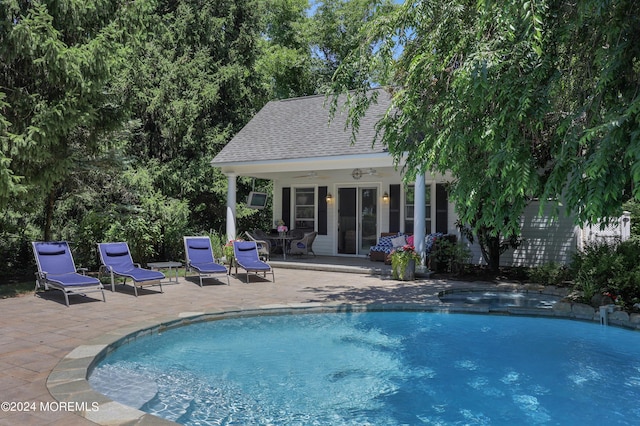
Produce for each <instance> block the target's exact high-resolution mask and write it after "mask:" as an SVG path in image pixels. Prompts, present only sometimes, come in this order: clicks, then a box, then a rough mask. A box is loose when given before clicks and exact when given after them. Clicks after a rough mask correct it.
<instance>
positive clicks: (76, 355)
mask: <svg viewBox="0 0 640 426" xmlns="http://www.w3.org/2000/svg"><path fill="white" fill-rule="evenodd" d="M479 290H481V289H479V288H475V291H479ZM492 290H493V291H495V287H493V288H492ZM458 291H464V289H460V290H458ZM532 292H535V293H539V294H549V295H557V293H555V292H553V291H546V292H545V291H544V290H542V291H538V290H532ZM441 293H442V294H448V293H450V291H443V292H441ZM384 311H407V312H410V311H413V312H433V313H467V314H485V315H486V314H498V315H520V316H536V317H546V318H558V319H571V320H580V321H587V322H596V323H597V322H600V313H599V311H598V310H596V309H594V308H593V307H591V306H589V305H583V304H580V303H573V302H568V301H561V302H557V303H556V304H555V305H554V307H553V308H552V309H548V308H546V309H543V308H525V307H505V308H493V307H490V306H489V305H481V304H477V305H475V304H474V305H469V304H450V303H442V302H440V303H437V302H434V303H410V302H405V303H371V304H352V303H341V302H336V303H326V302H311V303H290V304H274V305H264V306H258V307H255V308H249V309H243V308H239V307H228V308H223V309H221V310H216V311H212V312H182V313H180V314H179V315H178V316H177V317H175V316H171V317H167V318H166V319H163V320H161V321H160V322H157V321H150V322H149V323H146V324H145V323H139V324H137V325H136V326H130V327H124V328H120V329H118V330H114V331H111V332H108V333H105V334H103V335H101V336H99V337H97V338H94V339H91V340H89V341H88V342H86V343H85V344H83V345H80V346H78V347H76V348H75V349H73V350H72V351H71V352H69V353H68V354H67V355H66V356H65V357H64V358H63V359H62V360H61V361H60V362H59V363H58V364H57V365H56V366H55V367H54V368H53V370H52V371H51V373H50V374H49V376H48V378H47V383H46V386H47V388H48V390H49V392H50V394H51V396H52V397H53V398H54V399H55V400H56V401H58V403H59V404H60V405H64V406H65V407H66V408H69V407H72V408H73V411H74V412H75V413H76V414H78V415H80V416H82V417H84V418H86V419H88V420H90V421H92V422H94V423H96V424H99V425H120V424H136V425H161V424H166V425H176V424H177V423H175V422H172V421H170V420H167V419H163V418H161V417H158V416H155V415H153V414H149V413H146V412H143V411H141V410H139V409H137V408H133V407H130V406H127V405H124V404H122V403H119V402H117V401H113V400H112V399H110V398H109V397H107V396H106V395H103V394H102V393H100V392H98V391H96V390H94V389H93V388H92V387H91V385H90V384H89V381H88V377H89V376H90V374H91V372H92V371H93V368H94V367H95V366H96V365H97V364H98V363H99V362H100V361H101V360H102V359H104V357H106V356H107V355H108V354H109V353H111V352H113V351H114V350H116V349H117V348H118V347H120V346H122V345H124V344H127V343H129V342H131V341H135V340H136V339H138V338H141V337H144V336H147V335H150V334H154V333H158V332H162V331H165V330H168V329H171V328H176V327H181V326H184V325H188V324H193V323H198V322H203V321H216V320H222V319H230V318H240V317H251V316H264V315H289V314H301V313H348V312H354V313H355V312H384ZM617 312H619V311H615V312H613V313H612V314H611V316H610V317H609V321H608V324H609V325H611V326H618V327H623V328H628V329H632V330H640V314H632V316H629V314H626V313H624V312H620V313H619V314H617V315H616V313H617ZM625 315H626V317H625Z"/></svg>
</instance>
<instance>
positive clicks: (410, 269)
mask: <svg viewBox="0 0 640 426" xmlns="http://www.w3.org/2000/svg"><path fill="white" fill-rule="evenodd" d="M419 261H420V255H419V254H418V252H416V248H415V247H414V246H412V245H409V244H406V245H404V246H402V247H398V248H397V249H395V250H394V251H392V252H391V271H392V277H393V279H396V280H404V281H413V280H414V279H415V277H416V262H419Z"/></svg>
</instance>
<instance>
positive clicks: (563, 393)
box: [89, 312, 640, 425]
mask: <svg viewBox="0 0 640 426" xmlns="http://www.w3.org/2000/svg"><path fill="white" fill-rule="evenodd" d="M89 382H90V384H91V385H92V387H94V388H95V389H96V390H98V391H99V392H102V393H104V394H105V395H107V396H109V397H110V398H112V399H114V400H116V401H119V402H122V403H124V404H127V405H130V406H134V407H140V408H141V409H143V410H144V411H146V412H149V413H152V414H156V415H158V416H161V417H165V418H167V419H169V420H173V421H176V422H178V423H182V424H186V425H196V424H274V425H276V424H277V425H285V424H286V425H289V424H300V425H307V424H309V425H312V424H319V425H325V424H332V425H363V424H370V425H397V424H441V425H453V424H542V425H544V424H563V425H570V424H576V425H578V424H579V425H585V424H594V422H595V423H596V424H607V425H612V424H618V425H624V424H629V425H631V424H638V422H639V421H640V405H639V404H638V401H639V400H640V335H638V334H637V332H633V331H628V330H624V329H619V328H614V327H602V326H600V325H595V324H591V323H582V322H576V321H568V320H557V319H553V320H552V319H545V318H528V317H512V316H491V315H468V314H438V313H421V312H366V313H351V314H338V313H332V314H306V315H279V316H258V317H246V318H233V319H225V320H222V321H209V322H202V323H195V324H193V325H190V326H188V327H180V328H174V329H170V330H168V331H166V332H163V333H159V334H152V335H148V336H145V337H142V338H140V339H138V340H136V341H134V342H131V343H129V344H126V345H123V346H121V347H119V348H118V349H117V350H116V351H114V352H113V353H111V354H110V355H109V356H107V357H106V358H105V359H104V360H102V361H101V362H100V363H99V364H98V365H97V366H96V368H95V369H94V370H93V372H92V374H91V376H90V378H89Z"/></svg>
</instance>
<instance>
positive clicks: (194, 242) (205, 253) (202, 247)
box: [184, 237, 230, 287]
mask: <svg viewBox="0 0 640 426" xmlns="http://www.w3.org/2000/svg"><path fill="white" fill-rule="evenodd" d="M184 253H185V256H186V262H185V264H186V268H187V270H190V269H193V270H194V271H196V272H197V273H198V276H199V278H200V287H202V279H203V278H212V277H213V276H214V275H216V274H225V276H226V277H227V285H229V284H230V283H229V271H228V270H227V268H225V267H224V266H223V265H220V264H219V263H216V261H215V259H214V258H213V249H212V248H211V239H210V238H209V237H184Z"/></svg>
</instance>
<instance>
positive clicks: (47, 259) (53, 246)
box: [31, 241, 107, 307]
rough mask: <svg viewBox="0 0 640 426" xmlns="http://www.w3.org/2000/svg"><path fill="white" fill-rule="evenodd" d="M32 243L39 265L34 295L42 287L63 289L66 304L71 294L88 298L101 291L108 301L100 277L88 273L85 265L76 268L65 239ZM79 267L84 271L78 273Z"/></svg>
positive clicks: (45, 288)
mask: <svg viewBox="0 0 640 426" xmlns="http://www.w3.org/2000/svg"><path fill="white" fill-rule="evenodd" d="M31 245H32V247H33V254H34V256H35V258H36V265H37V267H38V271H37V272H36V287H35V292H34V295H37V294H38V290H40V288H43V289H44V290H45V291H46V290H49V289H50V288H52V289H55V290H60V291H62V293H63V294H64V301H65V304H66V305H67V307H69V295H70V294H79V295H81V296H85V297H86V295H87V293H95V292H100V293H102V301H103V302H106V301H107V299H106V298H105V296H104V286H103V285H102V283H101V282H100V280H98V279H96V278H93V277H90V276H87V275H86V269H85V268H79V269H76V266H75V263H74V261H73V255H72V254H71V249H70V248H69V244H68V243H67V242H66V241H46V242H45V241H33V242H32V243H31ZM78 270H79V271H80V272H82V273H81V274H80V273H78Z"/></svg>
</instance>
